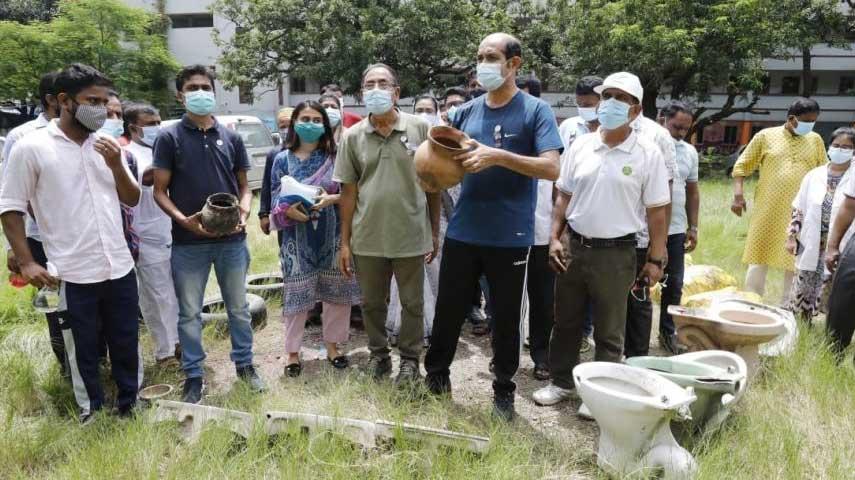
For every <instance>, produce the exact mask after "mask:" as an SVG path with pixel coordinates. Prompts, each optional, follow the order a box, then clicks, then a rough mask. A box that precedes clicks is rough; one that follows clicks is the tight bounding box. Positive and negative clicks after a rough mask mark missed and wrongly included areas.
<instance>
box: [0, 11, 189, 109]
mask: <svg viewBox="0 0 855 480" xmlns="http://www.w3.org/2000/svg"><path fill="white" fill-rule="evenodd" d="M162 22H163V20H162V18H161V17H159V16H158V15H154V14H150V13H148V12H146V11H144V10H142V9H138V8H131V7H128V6H126V5H124V4H123V3H122V2H120V1H118V0H76V1H72V0H63V1H61V2H60V3H59V13H58V14H57V16H56V17H55V18H54V19H53V20H52V21H50V22H34V23H31V24H27V25H22V24H19V23H16V22H0V92H3V95H4V97H6V98H5V99H7V100H12V99H16V100H28V99H31V98H32V97H33V96H34V95H35V91H36V89H37V86H38V81H39V77H41V75H42V74H44V72H46V71H49V70H52V69H59V68H62V67H63V66H64V65H67V64H69V63H73V62H81V63H86V64H89V65H92V66H94V67H95V68H97V69H99V70H100V71H102V72H103V73H105V74H106V75H107V76H109V77H110V78H111V79H112V80H113V82H114V83H115V84H116V88H117V90H118V91H119V92H120V93H121V94H122V96H123V97H124V98H130V99H135V100H146V101H149V102H152V103H154V104H156V105H159V106H166V105H169V104H170V93H169V90H168V82H169V80H170V79H171V78H172V75H173V74H174V72H175V71H176V70H177V69H178V64H177V63H176V61H175V60H174V59H173V58H172V56H171V54H170V53H169V50H168V49H167V46H166V38H165V37H164V36H163V35H160V34H157V32H161V31H162Z"/></svg>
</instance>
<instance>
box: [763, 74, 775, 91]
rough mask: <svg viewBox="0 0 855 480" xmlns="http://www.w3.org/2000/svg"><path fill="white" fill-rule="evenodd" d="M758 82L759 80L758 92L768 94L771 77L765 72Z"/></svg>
mask: <svg viewBox="0 0 855 480" xmlns="http://www.w3.org/2000/svg"><path fill="white" fill-rule="evenodd" d="M760 82H761V86H760V93H762V94H763V95H768V94H769V87H770V86H771V84H772V78H771V77H770V76H769V75H768V74H766V75H763V79H762V80H760Z"/></svg>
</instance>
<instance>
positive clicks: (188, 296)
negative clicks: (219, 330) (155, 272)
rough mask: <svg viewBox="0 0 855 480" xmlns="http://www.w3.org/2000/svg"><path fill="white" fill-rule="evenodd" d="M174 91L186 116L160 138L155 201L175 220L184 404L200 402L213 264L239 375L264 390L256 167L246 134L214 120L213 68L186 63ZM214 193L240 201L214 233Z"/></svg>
mask: <svg viewBox="0 0 855 480" xmlns="http://www.w3.org/2000/svg"><path fill="white" fill-rule="evenodd" d="M175 88H176V90H178V94H177V95H178V100H179V101H181V102H182V103H183V104H184V106H185V107H186V108H187V113H186V114H185V115H184V117H183V118H182V119H181V121H180V122H178V123H175V124H173V125H170V126H169V127H166V128H164V129H163V130H161V132H160V134H158V136H157V139H156V140H155V142H154V151H153V154H152V156H153V163H154V168H155V172H154V199H155V201H156V202H157V204H158V205H160V208H161V209H163V211H164V212H166V214H167V215H169V216H170V217H172V244H173V245H172V279H173V281H174V283H175V296H176V297H177V298H178V339H179V341H180V342H181V349H182V355H181V367H182V368H183V369H184V373H185V375H187V381H186V382H184V392H183V394H182V401H184V402H188V403H199V401H200V400H201V399H202V387H203V381H202V372H203V367H204V364H203V363H204V361H205V350H204V349H203V348H202V316H201V315H202V303H203V301H204V300H203V299H204V296H205V286H206V285H207V283H208V275H209V274H210V272H211V266H212V265H213V267H214V271H215V273H216V275H217V283H218V284H219V286H220V293H221V295H222V297H223V301H224V302H225V304H226V311H227V312H228V317H229V334H230V335H231V337H232V352H231V359H232V361H233V362H235V366H236V367H237V375H238V378H240V379H241V380H244V381H246V382H247V383H249V384H250V385H251V387H252V389H253V390H255V391H261V390H264V389H265V385H264V382H262V380H261V378H260V377H259V376H258V374H257V373H256V371H255V368H254V367H253V365H252V327H251V326H250V315H249V305H248V304H247V301H246V272H247V270H248V269H249V249H248V248H247V246H246V233H245V232H244V227H245V225H246V219H247V217H248V216H249V208H250V203H251V202H252V191H251V190H250V189H249V184H248V182H247V179H246V172H247V171H248V170H249V169H250V168H251V167H250V163H249V158H248V157H247V154H246V148H245V147H244V144H243V140H242V139H241V137H240V136H239V135H238V134H236V133H234V132H232V131H231V130H229V129H227V128H226V127H225V126H223V125H222V124H220V123H219V122H217V119H216V118H214V115H213V112H214V109H215V108H216V99H215V97H214V74H213V72H211V71H210V70H209V69H208V68H207V67H205V66H204V65H191V66H188V67H184V68H183V69H181V71H180V72H178V76H177V77H176V80H175ZM215 193H231V194H232V195H235V196H236V197H238V200H239V202H240V222H239V224H238V226H237V227H236V228H235V230H234V232H232V233H230V234H228V235H222V236H220V235H216V234H214V233H211V232H209V231H207V230H205V228H204V227H203V226H202V223H201V221H200V220H201V215H200V211H201V210H202V207H204V206H205V202H206V200H207V198H208V196H210V195H212V194H215Z"/></svg>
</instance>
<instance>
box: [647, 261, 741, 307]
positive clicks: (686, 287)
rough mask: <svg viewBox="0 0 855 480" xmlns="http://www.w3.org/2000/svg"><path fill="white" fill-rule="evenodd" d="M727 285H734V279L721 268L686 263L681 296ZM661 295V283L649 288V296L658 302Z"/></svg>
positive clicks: (719, 288) (718, 288) (684, 296)
mask: <svg viewBox="0 0 855 480" xmlns="http://www.w3.org/2000/svg"><path fill="white" fill-rule="evenodd" d="M669 281H670V280H669ZM727 287H736V279H735V278H733V276H732V275H730V274H728V273H727V272H725V271H724V270H722V269H721V268H719V267H716V266H713V265H689V264H688V263H687V264H686V270H685V273H684V274H683V298H686V297H690V296H692V295H697V294H698V293H704V292H712V291H714V290H721V289H723V288H727ZM661 297H662V285H661V284H657V285H656V286H655V287H653V288H652V289H650V298H651V299H652V300H653V301H654V302H656V303H659V299H660V298H661Z"/></svg>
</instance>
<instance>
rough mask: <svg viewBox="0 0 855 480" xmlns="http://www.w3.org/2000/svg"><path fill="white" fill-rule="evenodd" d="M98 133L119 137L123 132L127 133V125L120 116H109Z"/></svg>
mask: <svg viewBox="0 0 855 480" xmlns="http://www.w3.org/2000/svg"><path fill="white" fill-rule="evenodd" d="M98 133H100V134H102V135H107V136H110V137H113V138H119V137H120V136H121V135H122V134H123V133H125V125H124V123H123V122H122V120H120V119H118V118H108V119H107V120H104V125H102V126H101V128H99V129H98Z"/></svg>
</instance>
